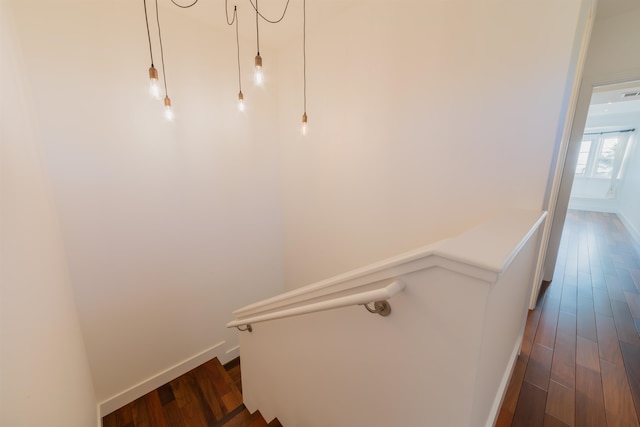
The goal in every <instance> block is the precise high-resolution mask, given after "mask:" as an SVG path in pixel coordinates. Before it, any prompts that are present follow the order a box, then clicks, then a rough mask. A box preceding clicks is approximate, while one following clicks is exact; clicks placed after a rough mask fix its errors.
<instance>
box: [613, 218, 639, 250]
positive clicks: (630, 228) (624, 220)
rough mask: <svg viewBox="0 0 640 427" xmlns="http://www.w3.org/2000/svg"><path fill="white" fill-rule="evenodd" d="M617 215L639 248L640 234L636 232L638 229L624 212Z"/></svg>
mask: <svg viewBox="0 0 640 427" xmlns="http://www.w3.org/2000/svg"><path fill="white" fill-rule="evenodd" d="M616 215H618V218H620V221H621V222H622V225H624V228H626V229H627V231H628V232H629V234H630V235H631V238H632V239H633V240H634V242H635V244H636V245H637V246H640V232H638V230H636V228H635V227H634V226H633V225H632V224H631V222H629V220H628V219H627V217H626V216H624V214H623V213H622V212H620V211H618V212H616Z"/></svg>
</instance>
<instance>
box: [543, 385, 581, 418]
mask: <svg viewBox="0 0 640 427" xmlns="http://www.w3.org/2000/svg"><path fill="white" fill-rule="evenodd" d="M575 402H576V398H575V390H573V389H571V388H568V387H565V386H563V385H562V384H560V383H557V382H555V381H550V382H549V391H548V393H547V406H546V409H545V412H546V413H547V414H549V415H552V416H553V417H555V418H557V419H558V420H560V421H562V422H564V423H566V424H567V425H569V426H573V425H574V420H575V419H574V416H575V409H576V408H575Z"/></svg>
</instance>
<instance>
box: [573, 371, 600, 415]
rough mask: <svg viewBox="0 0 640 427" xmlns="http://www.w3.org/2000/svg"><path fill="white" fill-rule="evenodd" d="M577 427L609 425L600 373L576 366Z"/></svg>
mask: <svg viewBox="0 0 640 427" xmlns="http://www.w3.org/2000/svg"><path fill="white" fill-rule="evenodd" d="M575 424H576V426H580V427H583V426H584V427H603V426H606V425H607V419H606V416H605V410H604V397H603V392H602V381H601V379H600V373H599V372H596V371H593V370H591V369H588V368H585V367H583V366H581V365H576V423H575Z"/></svg>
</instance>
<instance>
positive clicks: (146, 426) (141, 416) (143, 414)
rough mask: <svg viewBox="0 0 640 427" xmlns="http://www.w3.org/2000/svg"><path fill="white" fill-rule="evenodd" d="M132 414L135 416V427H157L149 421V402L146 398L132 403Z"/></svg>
mask: <svg viewBox="0 0 640 427" xmlns="http://www.w3.org/2000/svg"><path fill="white" fill-rule="evenodd" d="M131 414H132V416H133V425H134V426H135V427H155V426H154V425H152V424H151V420H150V419H149V412H148V409H147V402H146V400H145V399H144V396H143V397H141V398H139V399H136V400H134V401H133V402H132V407H131Z"/></svg>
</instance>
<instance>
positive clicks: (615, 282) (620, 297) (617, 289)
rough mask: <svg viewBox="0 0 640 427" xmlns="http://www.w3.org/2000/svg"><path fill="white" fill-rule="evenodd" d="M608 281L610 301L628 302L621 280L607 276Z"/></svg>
mask: <svg viewBox="0 0 640 427" xmlns="http://www.w3.org/2000/svg"><path fill="white" fill-rule="evenodd" d="M605 277H606V281H607V291H608V292H609V300H610V301H611V302H613V301H622V302H626V301H627V299H626V298H625V297H624V289H622V287H621V286H620V280H619V279H618V277H617V276H605Z"/></svg>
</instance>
